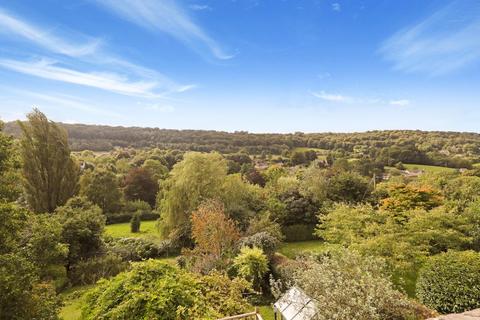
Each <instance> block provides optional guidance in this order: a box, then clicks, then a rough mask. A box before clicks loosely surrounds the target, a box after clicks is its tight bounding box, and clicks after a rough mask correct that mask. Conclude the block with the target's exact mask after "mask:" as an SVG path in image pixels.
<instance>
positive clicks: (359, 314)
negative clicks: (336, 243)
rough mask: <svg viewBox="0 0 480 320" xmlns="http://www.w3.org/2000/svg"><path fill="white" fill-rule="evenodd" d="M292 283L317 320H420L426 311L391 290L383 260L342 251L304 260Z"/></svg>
mask: <svg viewBox="0 0 480 320" xmlns="http://www.w3.org/2000/svg"><path fill="white" fill-rule="evenodd" d="M294 274H295V275H294V279H295V283H296V284H297V285H299V286H300V287H301V288H302V289H303V290H304V291H305V292H306V293H307V294H308V295H309V296H310V297H312V298H314V299H315V300H316V301H315V305H316V306H317V310H318V312H319V314H318V316H319V319H331V320H336V319H338V320H341V319H342V320H343V319H357V320H383V319H399V320H400V319H405V320H406V319H424V318H426V317H428V316H431V315H432V312H430V311H429V310H428V309H426V308H424V307H422V306H420V305H418V304H416V303H415V302H413V301H411V300H409V299H408V298H407V297H406V296H405V295H403V294H402V293H400V292H399V291H396V290H395V289H394V288H393V285H392V283H391V282H390V279H389V278H388V276H387V273H386V265H385V263H384V262H383V260H381V259H378V258H374V257H362V256H361V255H359V254H358V253H356V252H352V251H343V252H337V253H332V254H330V255H322V256H318V257H315V258H313V257H311V258H306V259H305V260H303V261H301V264H300V265H298V266H297V268H296V270H295V271H294Z"/></svg>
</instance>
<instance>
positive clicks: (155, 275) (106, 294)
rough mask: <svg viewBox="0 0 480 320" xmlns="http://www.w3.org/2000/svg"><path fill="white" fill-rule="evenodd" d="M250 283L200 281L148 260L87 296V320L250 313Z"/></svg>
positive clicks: (211, 278) (217, 278)
mask: <svg viewBox="0 0 480 320" xmlns="http://www.w3.org/2000/svg"><path fill="white" fill-rule="evenodd" d="M247 288H248V285H247V283H246V282H244V281H242V280H238V279H234V280H229V279H228V277H226V276H224V275H221V274H215V273H213V274H211V275H208V276H199V275H197V274H194V273H189V272H186V271H184V270H181V269H179V268H177V267H174V266H172V265H169V264H167V263H164V262H159V261H155V260H148V261H145V262H139V263H136V264H134V265H133V266H132V270H130V271H127V272H124V273H121V274H119V275H117V276H116V277H114V278H112V279H111V280H104V281H101V282H100V283H99V285H98V286H97V287H96V288H94V289H92V291H90V292H89V293H88V294H87V297H86V304H85V308H84V310H83V313H82V317H83V318H84V319H164V320H170V319H172V320H173V319H215V318H219V317H222V316H227V315H233V314H238V313H242V312H245V311H248V310H249V309H251V307H250V306H249V305H248V303H246V302H245V301H244V300H243V298H242V293H243V292H244V291H245V290H246V289H247Z"/></svg>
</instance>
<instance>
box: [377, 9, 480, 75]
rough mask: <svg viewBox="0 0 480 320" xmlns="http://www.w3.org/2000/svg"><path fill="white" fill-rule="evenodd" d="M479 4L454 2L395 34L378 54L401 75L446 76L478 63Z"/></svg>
mask: <svg viewBox="0 0 480 320" xmlns="http://www.w3.org/2000/svg"><path fill="white" fill-rule="evenodd" d="M479 34H480V2H478V1H476V0H462V1H455V2H452V3H451V4H449V5H448V6H446V7H444V8H442V9H440V10H438V11H436V12H435V13H433V14H432V15H431V16H429V17H427V18H426V19H425V20H423V21H422V22H420V23H417V24H415V25H413V26H410V27H407V28H405V29H403V30H400V31H398V32H397V33H395V34H394V35H393V36H391V37H390V38H389V39H387V40H386V41H385V42H384V43H383V44H382V45H381V48H380V50H379V52H380V53H381V54H382V55H383V56H384V58H385V59H386V60H387V61H389V62H391V63H392V64H393V67H394V69H396V70H399V71H404V72H422V73H427V74H430V75H441V74H446V73H449V72H452V71H455V70H457V69H460V68H463V67H465V66H467V65H469V64H470V63H472V62H475V61H479V60H480V37H479Z"/></svg>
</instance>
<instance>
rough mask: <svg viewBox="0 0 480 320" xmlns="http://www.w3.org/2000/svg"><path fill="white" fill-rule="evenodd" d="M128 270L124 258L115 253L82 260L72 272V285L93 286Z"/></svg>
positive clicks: (74, 266)
mask: <svg viewBox="0 0 480 320" xmlns="http://www.w3.org/2000/svg"><path fill="white" fill-rule="evenodd" d="M126 268H127V264H126V263H124V262H122V258H121V257H120V256H119V255H116V254H114V253H107V254H105V255H103V256H100V257H94V258H90V259H86V260H82V261H80V262H78V263H77V264H75V265H73V266H72V268H71V270H70V274H69V275H70V282H71V284H72V285H74V286H75V285H86V284H93V283H95V282H97V281H98V280H100V279H102V278H108V277H112V276H114V275H116V274H118V273H120V272H121V271H123V270H125V269H126Z"/></svg>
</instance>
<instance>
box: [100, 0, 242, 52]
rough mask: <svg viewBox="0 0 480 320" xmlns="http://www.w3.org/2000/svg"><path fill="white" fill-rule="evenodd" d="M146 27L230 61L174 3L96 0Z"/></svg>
mask: <svg viewBox="0 0 480 320" xmlns="http://www.w3.org/2000/svg"><path fill="white" fill-rule="evenodd" d="M93 1H95V2H96V3H98V4H100V5H101V6H103V7H105V8H107V9H109V10H111V11H113V12H114V13H115V14H117V15H119V16H120V17H122V18H123V19H126V20H128V21H130V22H132V23H135V24H137V25H139V26H142V27H143V28H146V29H149V30H153V31H161V32H165V33H167V34H169V35H171V36H173V37H174V38H176V39H178V40H179V41H181V42H183V43H185V44H186V45H187V46H189V47H191V48H192V49H194V50H197V51H202V49H203V48H206V49H208V50H209V51H210V52H211V54H212V55H213V56H214V57H215V58H217V59H222V60H226V59H231V58H233V55H231V54H228V53H226V52H225V51H224V50H223V49H222V48H221V46H220V45H219V44H218V43H217V42H216V41H215V40H213V39H212V38H211V37H210V36H209V35H208V34H207V33H206V32H205V31H204V30H203V29H202V28H201V27H200V26H199V25H198V24H196V23H195V22H194V21H193V19H192V18H191V17H190V16H189V15H188V14H187V12H186V11H185V10H183V9H182V8H181V7H180V6H179V5H178V4H177V3H176V1H175V0H93Z"/></svg>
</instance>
